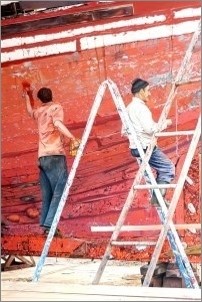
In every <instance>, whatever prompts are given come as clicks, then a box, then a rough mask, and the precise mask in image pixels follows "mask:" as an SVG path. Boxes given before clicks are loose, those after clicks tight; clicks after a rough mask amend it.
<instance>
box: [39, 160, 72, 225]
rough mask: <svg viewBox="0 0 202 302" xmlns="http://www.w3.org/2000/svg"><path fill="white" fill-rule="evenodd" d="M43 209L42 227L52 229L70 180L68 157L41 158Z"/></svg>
mask: <svg viewBox="0 0 202 302" xmlns="http://www.w3.org/2000/svg"><path fill="white" fill-rule="evenodd" d="M39 169H40V175H39V177H40V186H41V193H42V209H41V218H40V225H41V226H44V227H51V225H52V222H53V219H54V216H55V213H56V211H57V208H58V205H59V202H60V199H61V196H62V193H63V190H64V187H65V185H66V182H67V178H68V171H67V164H66V157H65V156H64V155H51V156H43V157H40V158H39Z"/></svg>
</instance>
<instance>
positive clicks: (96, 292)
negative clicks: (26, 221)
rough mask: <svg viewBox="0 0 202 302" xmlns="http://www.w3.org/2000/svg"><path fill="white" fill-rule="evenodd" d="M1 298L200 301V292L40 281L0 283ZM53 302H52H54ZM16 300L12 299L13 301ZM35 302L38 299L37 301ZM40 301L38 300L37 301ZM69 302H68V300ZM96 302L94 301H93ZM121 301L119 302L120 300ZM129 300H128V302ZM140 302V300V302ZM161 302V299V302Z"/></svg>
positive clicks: (195, 290) (4, 299)
mask: <svg viewBox="0 0 202 302" xmlns="http://www.w3.org/2000/svg"><path fill="white" fill-rule="evenodd" d="M1 292H2V298H3V301H9V300H7V299H6V295H7V294H8V299H9V297H10V298H12V297H14V296H15V297H20V298H23V297H29V299H28V301H31V300H30V298H31V299H33V300H32V301H34V299H36V297H37V296H38V298H39V297H42V298H46V299H47V298H48V300H47V301H49V297H50V298H51V297H52V298H53V296H55V297H56V295H57V296H58V297H57V299H56V300H57V301H58V298H59V297H60V295H61V296H62V298H66V299H67V297H69V295H70V296H71V298H72V297H74V298H73V299H72V300H71V301H75V298H76V297H77V295H78V296H80V297H82V298H84V297H85V299H86V300H85V301H88V300H87V298H89V297H90V296H92V297H91V298H93V297H94V298H96V299H99V301H109V299H108V298H112V299H113V300H112V301H117V298H118V297H119V298H121V299H123V297H124V301H127V299H129V298H132V299H133V301H138V300H134V298H138V299H140V297H141V301H142V298H145V299H147V301H148V299H151V298H154V299H156V298H160V299H169V301H172V300H170V299H175V301H176V299H179V300H180V301H183V300H184V301H201V291H200V290H199V289H186V288H185V289H181V288H179V289H178V288H173V289H172V288H171V289H170V288H169V290H165V288H158V290H156V288H152V287H148V288H143V287H134V286H109V285H79V284H64V283H60V284H57V283H44V282H30V283H27V282H8V281H7V282H3V283H2V289H1ZM56 300H55V301H56ZM15 301H16V300H15ZM38 301H39V300H38ZM40 301H41V300H40ZM68 301H70V299H68ZM81 301H84V300H81ZM97 301H98V300H97ZM122 301H123V300H122ZM128 301H131V300H128ZM143 301H144V300H143ZM161 301H162V300H161Z"/></svg>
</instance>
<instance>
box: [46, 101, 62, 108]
mask: <svg viewBox="0 0 202 302" xmlns="http://www.w3.org/2000/svg"><path fill="white" fill-rule="evenodd" d="M49 109H50V110H63V107H62V105H61V104H60V103H59V102H51V104H50V106H49Z"/></svg>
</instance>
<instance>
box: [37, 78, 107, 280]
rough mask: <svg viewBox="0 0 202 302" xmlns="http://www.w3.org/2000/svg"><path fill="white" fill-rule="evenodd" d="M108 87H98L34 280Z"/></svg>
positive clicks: (102, 85) (42, 263)
mask: <svg viewBox="0 0 202 302" xmlns="http://www.w3.org/2000/svg"><path fill="white" fill-rule="evenodd" d="M106 87H107V84H106V82H105V81H104V82H103V83H102V84H101V85H100V87H99V89H98V92H97V94H96V97H95V101H94V103H93V106H92V108H91V112H90V115H89V118H88V121H87V124H86V127H85V129H84V133H83V136H82V140H81V143H80V146H79V149H78V151H77V155H76V157H75V159H74V162H73V165H72V168H71V171H70V173H69V176H68V179H67V182H66V185H65V188H64V190H63V194H62V196H61V199H60V202H59V205H58V208H57V211H56V213H55V216H54V219H53V222H52V225H51V228H50V231H49V234H48V236H47V239H46V242H45V245H44V248H43V251H42V253H41V256H40V259H39V261H38V263H37V266H36V269H35V272H34V276H33V279H32V281H38V279H39V277H40V273H41V270H42V268H43V265H44V262H45V258H46V256H47V254H48V250H49V247H50V244H51V242H52V239H53V236H54V233H55V230H56V227H57V225H58V222H59V219H60V216H61V213H62V210H63V208H64V205H65V202H66V200H67V197H68V194H69V190H70V187H71V185H72V183H73V180H74V177H75V174H76V170H77V167H78V165H79V162H80V159H81V157H82V154H83V150H84V148H85V145H86V142H87V140H88V137H89V134H90V131H91V129H92V125H93V122H94V120H95V117H96V114H97V111H98V109H99V107H100V104H101V101H102V98H103V95H104V93H105V90H106Z"/></svg>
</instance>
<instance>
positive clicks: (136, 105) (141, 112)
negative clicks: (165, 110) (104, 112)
mask: <svg viewBox="0 0 202 302" xmlns="http://www.w3.org/2000/svg"><path fill="white" fill-rule="evenodd" d="M127 112H128V115H129V118H130V120H131V122H132V125H133V127H134V129H135V131H136V135H137V139H138V140H139V142H140V143H141V145H142V148H143V149H146V147H147V146H148V145H149V144H150V142H151V138H152V136H153V134H154V133H156V132H159V131H162V130H164V129H166V128H167V123H166V122H165V125H163V127H162V128H161V129H159V128H158V127H159V126H158V124H157V123H155V122H154V120H153V118H152V113H151V111H150V109H149V108H148V107H147V105H146V104H145V102H144V101H142V100H141V99H139V98H137V97H133V99H132V102H131V103H130V104H129V105H128V106H127ZM121 133H122V135H125V136H127V137H128V139H129V143H130V144H129V148H130V149H136V148H137V146H136V143H135V140H134V137H133V136H132V134H131V133H128V131H126V130H125V128H124V126H122V130H121Z"/></svg>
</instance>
